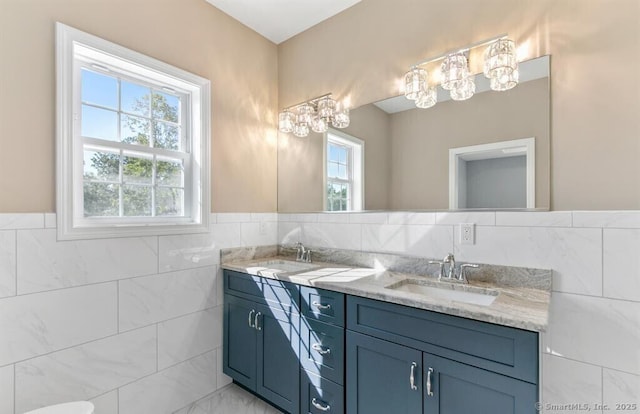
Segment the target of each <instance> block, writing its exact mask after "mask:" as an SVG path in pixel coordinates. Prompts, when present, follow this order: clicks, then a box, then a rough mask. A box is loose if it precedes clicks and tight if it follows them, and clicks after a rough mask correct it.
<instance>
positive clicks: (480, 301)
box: [387, 279, 498, 306]
mask: <svg viewBox="0 0 640 414" xmlns="http://www.w3.org/2000/svg"><path fill="white" fill-rule="evenodd" d="M387 289H392V290H396V291H400V292H407V293H413V294H417V295H421V296H426V297H429V298H434V299H441V300H447V301H453V302H464V303H470V304H473V305H480V306H489V305H491V304H492V303H493V301H494V300H496V298H497V297H498V292H496V291H493V290H489V289H482V288H478V287H473V286H466V285H454V284H448V283H447V284H442V283H438V284H436V283H434V282H430V281H426V280H415V279H407V280H403V281H401V282H398V283H394V284H393V285H389V286H387Z"/></svg>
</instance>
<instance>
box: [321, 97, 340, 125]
mask: <svg viewBox="0 0 640 414" xmlns="http://www.w3.org/2000/svg"><path fill="white" fill-rule="evenodd" d="M335 110H336V101H335V99H333V98H332V97H330V96H327V97H326V98H322V99H320V100H319V101H318V116H319V117H320V118H324V119H325V120H326V119H329V118H332V117H333V114H334V112H335Z"/></svg>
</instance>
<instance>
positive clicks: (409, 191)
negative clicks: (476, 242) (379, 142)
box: [356, 78, 549, 210]
mask: <svg viewBox="0 0 640 414" xmlns="http://www.w3.org/2000/svg"><path fill="white" fill-rule="evenodd" d="M548 81H549V79H548V78H545V79H538V80H535V81H531V82H526V83H523V84H521V85H518V87H516V88H514V89H512V90H510V91H506V92H500V93H498V92H484V93H480V94H478V95H476V96H474V97H473V98H471V99H469V100H468V101H464V102H455V101H451V100H450V101H446V102H442V103H440V104H438V105H436V106H435V107H433V108H431V109H425V110H422V109H413V110H410V111H404V112H399V113H397V114H393V115H392V116H391V139H390V141H391V165H392V168H391V186H390V188H389V191H390V192H389V199H390V200H391V209H393V210H407V209H408V210H413V209H447V208H449V149H450V148H458V147H466V146H469V145H479V144H488V143H492V142H499V141H507V140H512V139H519V138H531V137H535V138H536V207H537V208H549V82H548ZM356 111H357V110H356Z"/></svg>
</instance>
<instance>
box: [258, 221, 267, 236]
mask: <svg viewBox="0 0 640 414" xmlns="http://www.w3.org/2000/svg"><path fill="white" fill-rule="evenodd" d="M258 233H259V234H260V235H261V236H266V235H267V223H266V222H264V221H261V222H260V224H259V225H258Z"/></svg>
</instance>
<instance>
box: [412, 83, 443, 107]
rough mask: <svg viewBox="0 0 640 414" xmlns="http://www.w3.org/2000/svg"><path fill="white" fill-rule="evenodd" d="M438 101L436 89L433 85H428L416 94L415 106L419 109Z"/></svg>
mask: <svg viewBox="0 0 640 414" xmlns="http://www.w3.org/2000/svg"><path fill="white" fill-rule="evenodd" d="M437 102H438V90H437V88H436V87H435V86H429V87H427V89H426V90H425V91H422V92H420V94H418V98H417V99H416V106H417V107H418V108H421V109H426V108H431V107H432V106H434V105H435V104H436V103H437Z"/></svg>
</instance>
